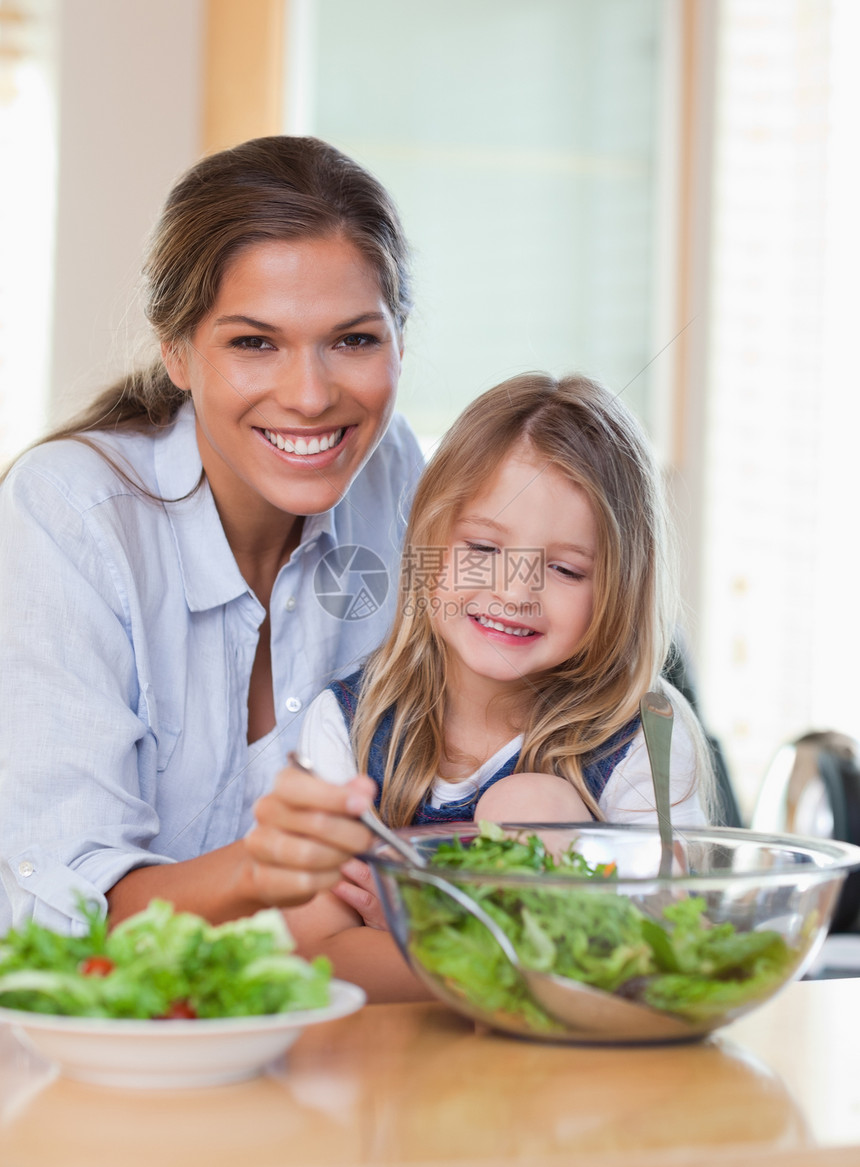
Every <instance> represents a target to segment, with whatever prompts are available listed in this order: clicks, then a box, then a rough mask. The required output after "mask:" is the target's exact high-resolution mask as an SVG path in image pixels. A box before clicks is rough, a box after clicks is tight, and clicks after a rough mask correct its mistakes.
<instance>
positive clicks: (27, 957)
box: [0, 900, 331, 1019]
mask: <svg viewBox="0 0 860 1167" xmlns="http://www.w3.org/2000/svg"><path fill="white" fill-rule="evenodd" d="M86 916H87V922H88V929H87V931H86V933H85V934H84V935H83V936H65V935H61V934H60V933H57V932H52V931H50V930H49V929H47V928H44V927H42V926H41V925H39V924H36V923H33V922H32V921H30V922H29V923H28V924H26V925H24V927H22V928H20V929H13V930H12V931H10V932H8V933H7V934H6V935H5V936H4V937H2V938H0V1006H4V1007H5V1008H9V1009H26V1010H28V1011H30V1012H35V1013H59V1014H66V1015H70V1016H76V1017H125V1018H159V1019H160V1018H164V1019H170V1018H195V1017H201V1018H205V1017H208V1018H213V1017H249V1016H256V1015H258V1014H264V1013H284V1012H287V1011H289V1010H293V1009H316V1008H320V1007H322V1006H325V1005H327V1004H328V1003H329V982H330V979H331V970H330V966H329V963H328V961H327V960H326V959H325V958H323V957H319V958H317V959H316V960H314V961H313V962H311V963H309V962H308V961H305V960H302V959H301V958H300V957H298V956H295V955H294V954H293V952H292V948H293V942H292V938H291V937H290V934H289V932H288V931H287V927H286V925H285V923H284V920H283V917H282V915H281V913H280V912H279V911H277V910H275V909H271V910H268V911H262V912H258V913H257V914H256V915H255V916H250V917H247V918H245V919H241V920H233V921H230V922H229V923H226V924H219V925H217V926H213V925H211V924H209V923H207V921H206V920H204V919H202V918H201V917H200V916H195V915H192V914H191V913H190V912H175V911H174V910H173V907H172V905H171V904H168V903H166V902H165V901H163V900H153V901H152V902H151V903H150V905H149V906H148V907H147V908H146V909H145V910H144V911H142V912H138V914H137V915H135V916H130V917H129V918H128V919H127V920H123V922H122V923H120V924H118V925H117V926H116V928H114V929H113V930H112V931H110V932H109V931H108V926H107V921H106V920H105V919H104V918H102V916H101V913H100V912H98V911H96V910H92V911H91V910H87V911H86Z"/></svg>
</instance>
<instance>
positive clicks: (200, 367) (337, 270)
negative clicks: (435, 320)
mask: <svg viewBox="0 0 860 1167" xmlns="http://www.w3.org/2000/svg"><path fill="white" fill-rule="evenodd" d="M402 352H403V348H402V343H401V339H400V335H399V333H398V331H397V328H396V325H395V322H394V319H393V317H392V315H391V312H390V310H389V308H388V306H387V304H386V302H385V300H384V298H383V295H382V291H381V289H380V286H379V281H378V279H377V276H376V273H375V271H374V270H373V268H372V267H371V266H370V264H369V263H368V262H367V261H366V260H365V259H364V257H363V256H362V255H361V254H360V252H359V251H358V250H357V249H356V248H355V247H354V246H353V245H352V244H351V243H349V242H348V241H347V240H345V239H344V238H342V237H340V236H329V237H325V238H321V239H305V240H297V241H293V242H285V241H271V242H269V241H266V242H262V243H256V244H253V245H251V246H249V247H246V248H245V249H244V250H242V251H241V252H239V254H238V255H237V256H236V257H235V259H234V260H233V261H232V263H231V264H230V265H229V266H228V268H227V270H226V272H225V274H224V278H223V279H222V281H221V286H220V288H219V290H218V295H217V297H216V300H215V303H214V305H213V307H212V310H211V311H210V312H209V314H208V315H207V316H205V317H204V318H203V320H202V321H201V322H200V324H199V325H198V326H197V328H196V329H195V331H194V334H193V336H192V338H191V341H190V342H189V343H187V344H185V345H183V346H182V347H181V348H178V349H175V350H171V349H169V348H168V347H165V348H164V349H163V356H164V361H165V365H166V366H167V370H168V372H169V374H170V377H171V379H172V380H173V382H174V383H175V384H176V385H177V386H178V387H179V388H181V389H187V390H189V391H190V393H191V397H192V399H193V401H194V408H195V412H196V415H197V442H198V445H199V447H200V455H201V458H202V460H203V468H204V470H205V472H206V477H207V479H208V481H209V484H210V486H211V488H212V492H213V494H214V496H215V500H216V502H217V504H218V508H219V512H220V513H221V517H222V520H223V521H224V523H225V529H227V531H228V536H229V535H230V534H231V529H232V531H237V532H238V531H240V530H248V531H249V533H250V528H251V527H252V526H253V524H254V523H255V522H256V523H258V524H267V523H272V522H273V521H275V522H277V520H278V517H279V516H278V515H275V513H274V512H279V513H280V517H281V518H282V517H283V516H284V515H287V516H290V517H292V516H296V515H313V514H319V513H320V512H322V511H326V510H328V509H329V508H330V507H332V506H334V504H335V503H336V502H337V501H338V500H339V499H340V498H341V497H342V496H343V495H344V493H345V492H346V491H347V489H348V488H349V485H350V483H351V482H352V480H353V479H354V478H355V476H356V475H357V474H358V472H359V470H361V468H362V466H363V465H364V464H365V462H366V461H367V459H368V458H369V457H370V455H371V454H372V453H373V450H374V449H375V448H376V445H377V443H378V442H379V440H380V438H381V437H382V435H383V434H384V433H385V429H386V427H387V425H388V422H389V420H390V418H391V413H392V411H393V409H394V398H395V393H396V389H397V381H398V378H399V376H400V365H401V356H402Z"/></svg>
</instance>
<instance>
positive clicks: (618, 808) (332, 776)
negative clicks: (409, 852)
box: [299, 689, 707, 827]
mask: <svg viewBox="0 0 860 1167" xmlns="http://www.w3.org/2000/svg"><path fill="white" fill-rule="evenodd" d="M521 746H522V736H520V737H516V738H514V739H513V740H511V741H509V742H508V743H507V744H506V745H504V746H502V748H501V749H500V750H499V751H498V752H497V753H495V754H494V755H493V756H492V758H488V759H487V761H486V762H484V763H483V765H481V766H479V767H478V769H477V770H476V771H475V772H474V774H471V775H470V776H469V777H468V778H465V779H463V780H462V781H460V782H449V781H448V780H447V779H444V778H437V779H436V780H435V782H434V783H433V787H432V791H431V803H432V805H433V806H435V807H439V806H443V805H444V804H445V803H448V802H458V801H459V800H460V799H461V798H465V797H467V796H468V795H470V794H473V793H474V792H475V791H477V790H480V789H481V788H482V787H483V786H484V785H485V784H486V783H487V782H488V781H489V780H490V778H492V776H493V775H494V774H495V773H496V772H497V771H498V770H499V769H500V768H501V767H502V765H503V764H504V763H505V762H506V761H507V760H508V758H510V757H511V755H512V754H514V753H516V751H517V750H519V749H520V747H521ZM299 749H300V751H301V753H303V754H304V755H305V756H306V757H308V758H310V760H311V761H312V763H313V766H314V769H315V770H316V771H317V773H318V774H320V776H321V777H323V778H325V779H327V780H328V781H329V782H336V783H341V782H348V781H349V779H350V778H352V777H353V776H354V774H355V772H356V763H355V755H354V754H353V751H352V746H351V744H350V740H349V731H348V729H347V727H346V721H345V720H344V716H343V713H342V711H341V708H340V705H339V704H338V701H337V698H336V697H335V695H334V693H332V692H331V690H330V689H326V690H324V691H323V692H322V693H320V695H319V696H318V697H316V698H315V699H314V700H313V701H312V702H311V704H310V705H309V706H308V711H307V713H306V715H305V719H304V721H303V722H302V727H301V731H300V733H299ZM695 770H696V751H695V748H694V745H693V741H692V739H691V738H690V734H689V732H688V731H687V728H686V726H685V725H684V723H683V721H682V720H681V718H680V717H676V718H675V722H674V726H673V732H672V754H671V775H672V823H673V825H674V826H677V827H683V826H686V827H695V826H705V825H706V823H707V819H706V817H705V814H704V812H703V810H702V806H701V803H700V801H699V796H698V789H697V786H696V783H695ZM598 806H599V807H600V810H601V813H602V814H603V815H604V817H605V819H606V821H607V822H611V823H641V824H643V825H646V826H647V825H651V824H656V822H657V812H656V809H655V807H654V785H653V782H652V779H651V766H650V764H649V761H648V751H647V748H646V745H645V737H644V735H643V733H642V731H641V729H640V730H639V732H638V733H637V734H636V737H635V738H634V739H633V741H632V743H631V745H630V749H629V750H628V751H627V753H626V754H625V755H624V757H623V758H622V759H621V761H620V762H619V763H618V765H617V766H616V767H615V769H614V770H613V772H612V774H611V776H610V778H609V781H608V782H607V783H606V786H605V787H604V788H603V793H602V794H601V796H600V799H599V800H598Z"/></svg>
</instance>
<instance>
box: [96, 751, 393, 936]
mask: <svg viewBox="0 0 860 1167" xmlns="http://www.w3.org/2000/svg"><path fill="white" fill-rule="evenodd" d="M373 789H374V787H373V783H372V782H371V781H370V779H368V778H360V777H359V778H355V779H354V780H353V781H352V782H350V783H348V784H347V785H346V786H331V785H329V784H328V783H326V782H322V781H321V780H320V779H318V778H314V777H312V776H311V775H308V774H303V773H302V772H301V771H299V770H293V769H289V768H287V769H285V770H282V771H281V772H280V774H278V776H277V778H276V780H275V783H274V786H273V789H272V790H271V792H270V793H269V794H267V795H265V796H264V797H263V798H261V799H260V800H259V801H258V802H257V804H256V805H255V808H254V814H255V819H256V823H255V825H254V827H253V829H252V830H251V831H250V832H249V833H248V834H247V835H246V836H245V838H244V839H239V840H238V841H237V842H235V843H231V844H229V845H228V846H226V847H219V848H218V849H217V850H215V851H210V852H209V853H208V854H206V855H200V856H199V857H198V858H196V859H187V860H184V861H183V862H181V863H171V864H167V865H163V866H162V865H158V866H147V867H137V868H135V869H134V870H133V871H130V872H129V873H128V874H127V875H125V876H124V877H123V878H122V879H120V880H119V881H118V882H117V883H116V884H114V886H113V887H112V888H111V890H110V891H109V892H108V893H107V900H108V910H109V913H110V917H111V921H112V922H114V923H116V922H118V921H119V920H122V919H124V918H125V917H126V916H129V915H132V914H133V913H134V912H137V911H140V910H141V909H143V908H145V907H146V905H147V904H148V903H149V901H150V900H151V899H152V898H153V897H154V896H158V897H160V898H161V899H166V900H169V901H170V902H171V903H172V904H173V905H174V906H175V907H176V908H177V909H178V910H181V911H193V912H196V913H198V915H201V916H205V917H206V919H208V920H210V921H211V922H212V923H220V922H221V921H223V920H230V919H234V918H236V917H237V916H244V915H248V914H249V913H251V912H255V911H257V910H259V909H260V908H264V907H284V906H286V905H292V904H301V903H304V902H306V901H307V900H309V899H310V898H311V897H313V896H314V895H315V894H316V893H317V892H319V891H322V890H324V889H326V888H330V887H333V886H334V885H335V884H337V883H338V882H339V881H340V879H341V871H340V869H341V867H342V866H343V864H344V863H346V862H347V860H348V859H349V858H350V857H351V856H352V855H354V854H355V853H356V852H357V851H361V850H364V849H365V848H366V847H367V846H368V845H369V843H370V832H369V831H368V829H367V828H366V827H365V826H363V825H362V824H361V823H360V822H358V821H357V816H359V815H360V814H362V813H363V812H364V811H365V810H366V809H367V808H368V807H369V806H370V805H371V804H372V800H373Z"/></svg>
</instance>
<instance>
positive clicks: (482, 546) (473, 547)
mask: <svg viewBox="0 0 860 1167" xmlns="http://www.w3.org/2000/svg"><path fill="white" fill-rule="evenodd" d="M463 542H464V543H465V544H466V546H467V547H468V548H469V550H470V551H477V552H478V553H479V554H480V555H493V554H496V553H497V552H498V550H499V549H498V547H494V546H493V544H492V543H480V542H478V541H477V540H475V539H464V540H463Z"/></svg>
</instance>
